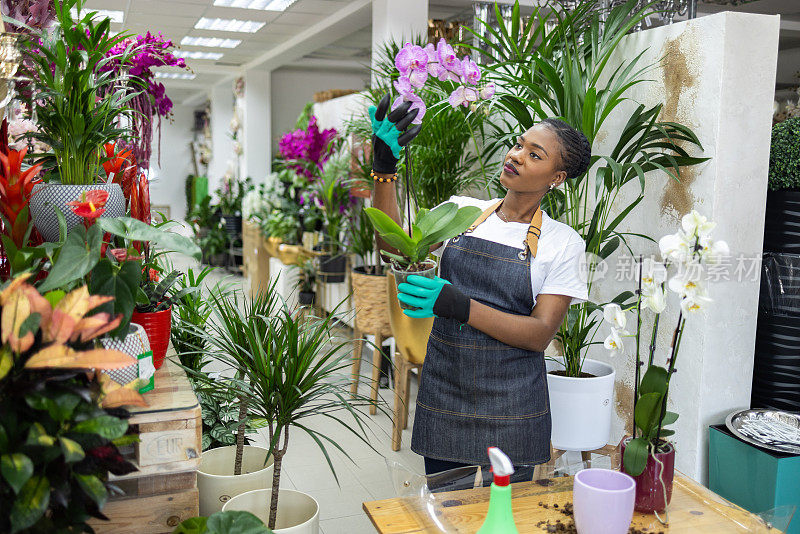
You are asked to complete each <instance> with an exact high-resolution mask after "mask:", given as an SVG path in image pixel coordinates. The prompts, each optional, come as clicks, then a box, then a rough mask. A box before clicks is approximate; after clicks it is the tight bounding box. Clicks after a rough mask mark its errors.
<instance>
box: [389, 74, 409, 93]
mask: <svg viewBox="0 0 800 534" xmlns="http://www.w3.org/2000/svg"><path fill="white" fill-rule="evenodd" d="M394 88H395V89H397V92H398V93H400V94H401V95H405V94H408V93H413V92H414V87H413V86H412V85H411V80H409V78H408V76H400V78H398V79H397V80H396V81H395V82H394Z"/></svg>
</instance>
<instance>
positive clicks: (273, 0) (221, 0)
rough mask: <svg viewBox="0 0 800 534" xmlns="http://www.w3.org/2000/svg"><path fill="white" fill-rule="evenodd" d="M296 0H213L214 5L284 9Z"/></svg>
mask: <svg viewBox="0 0 800 534" xmlns="http://www.w3.org/2000/svg"><path fill="white" fill-rule="evenodd" d="M296 1H297V0H214V5H215V6H222V7H240V8H242V9H263V10H265V11H284V10H285V9H286V8H287V7H289V6H290V5H292V4H294V3H295V2H296Z"/></svg>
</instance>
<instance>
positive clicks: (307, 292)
mask: <svg viewBox="0 0 800 534" xmlns="http://www.w3.org/2000/svg"><path fill="white" fill-rule="evenodd" d="M295 268H296V269H297V270H298V271H299V276H298V278H297V290H298V293H297V301H298V302H299V303H300V305H301V306H313V305H314V299H315V298H316V296H317V294H316V287H317V269H316V267H315V265H314V260H313V259H312V258H306V259H304V260H303V261H302V262H301V263H300V264H298V265H296V266H295Z"/></svg>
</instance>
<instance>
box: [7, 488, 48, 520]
mask: <svg viewBox="0 0 800 534" xmlns="http://www.w3.org/2000/svg"><path fill="white" fill-rule="evenodd" d="M49 504H50V481H49V480H47V477H44V476H40V475H34V476H32V477H31V478H30V479H29V480H28V482H26V483H25V485H24V486H22V489H21V490H20V492H19V495H17V500H16V501H14V506H12V507H11V514H10V516H9V520H10V521H11V532H12V534H13V533H14V532H19V531H21V530H24V529H26V528H28V527H31V526H33V525H34V524H35V523H36V522H37V521H39V519H40V518H41V517H42V515H44V512H45V510H47V506H48V505H49Z"/></svg>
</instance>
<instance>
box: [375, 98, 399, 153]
mask: <svg viewBox="0 0 800 534" xmlns="http://www.w3.org/2000/svg"><path fill="white" fill-rule="evenodd" d="M368 111H369V118H370V120H371V121H372V134H373V135H374V136H375V137H377V138H378V139H380V140H381V141H383V142H384V143H386V146H388V147H389V149H390V150H391V151H392V154H393V155H394V157H395V159H400V149H401V148H402V147H401V146H400V143H398V142H397V139H398V138H399V137H400V130H398V129H397V128H395V127H394V123H393V122H392V121H390V120H389V119H387V118H384V119H383V120H382V121H379V120H378V119H376V118H375V112H376V111H378V107H377V106H370V107H369V109H368Z"/></svg>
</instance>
